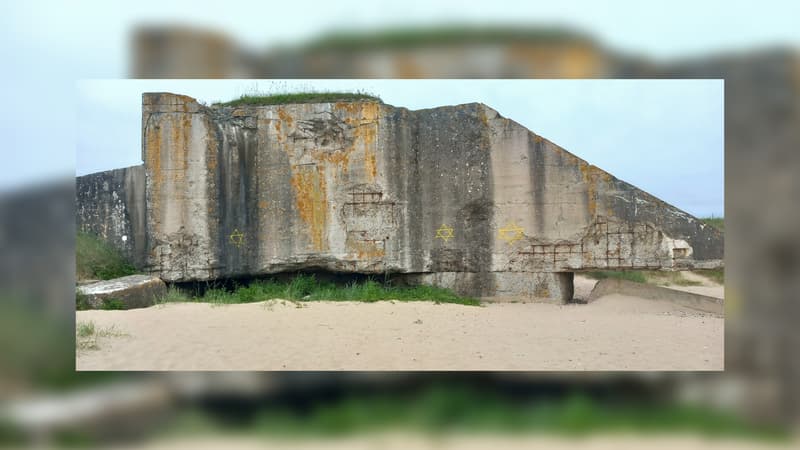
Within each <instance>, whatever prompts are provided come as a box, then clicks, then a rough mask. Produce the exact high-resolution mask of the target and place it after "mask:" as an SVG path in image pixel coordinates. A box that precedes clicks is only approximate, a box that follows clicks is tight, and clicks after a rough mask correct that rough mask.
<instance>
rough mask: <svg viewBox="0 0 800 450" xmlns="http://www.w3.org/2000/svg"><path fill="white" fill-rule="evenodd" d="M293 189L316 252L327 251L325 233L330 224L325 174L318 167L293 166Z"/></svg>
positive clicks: (298, 209)
mask: <svg viewBox="0 0 800 450" xmlns="http://www.w3.org/2000/svg"><path fill="white" fill-rule="evenodd" d="M292 187H294V192H295V204H296V206H297V211H298V212H299V213H300V218H301V219H303V222H305V223H306V225H308V228H309V233H310V238H311V242H312V244H313V246H314V249H315V250H320V251H321V250H327V249H328V241H327V239H325V231H326V226H327V223H328V199H327V189H326V183H325V173H324V171H323V169H322V168H320V167H318V166H293V167H292Z"/></svg>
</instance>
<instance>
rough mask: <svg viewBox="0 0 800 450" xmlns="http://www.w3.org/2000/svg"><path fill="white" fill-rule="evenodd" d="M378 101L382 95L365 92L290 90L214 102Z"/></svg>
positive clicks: (266, 103)
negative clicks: (288, 91)
mask: <svg viewBox="0 0 800 450" xmlns="http://www.w3.org/2000/svg"><path fill="white" fill-rule="evenodd" d="M335 102H378V103H383V101H382V100H381V99H380V97H377V96H375V95H371V94H368V93H365V92H290V93H281V94H245V95H242V96H241V97H239V98H237V99H236V100H231V101H228V102H219V103H214V105H215V106H246V105H252V106H263V105H285V104H290V103H335Z"/></svg>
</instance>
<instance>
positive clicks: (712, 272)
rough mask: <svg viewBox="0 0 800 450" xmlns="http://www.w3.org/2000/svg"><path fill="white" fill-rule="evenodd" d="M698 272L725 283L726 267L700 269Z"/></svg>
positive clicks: (717, 281)
mask: <svg viewBox="0 0 800 450" xmlns="http://www.w3.org/2000/svg"><path fill="white" fill-rule="evenodd" d="M696 272H697V273H698V274H700V275H703V276H704V277H706V278H710V279H711V280H713V281H714V282H716V283H719V284H725V269H708V270H698V271H696Z"/></svg>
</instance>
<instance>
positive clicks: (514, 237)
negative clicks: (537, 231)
mask: <svg viewBox="0 0 800 450" xmlns="http://www.w3.org/2000/svg"><path fill="white" fill-rule="evenodd" d="M524 231H525V230H523V229H522V228H520V227H518V226H517V224H516V223H514V222H511V224H510V225H506V226H505V227H504V228H500V229H499V230H497V236H498V237H499V238H500V239H502V240H504V241H506V243H507V244H509V245H511V243H512V242H514V241H518V240H520V239H522V237H523V236H524V234H523V232H524Z"/></svg>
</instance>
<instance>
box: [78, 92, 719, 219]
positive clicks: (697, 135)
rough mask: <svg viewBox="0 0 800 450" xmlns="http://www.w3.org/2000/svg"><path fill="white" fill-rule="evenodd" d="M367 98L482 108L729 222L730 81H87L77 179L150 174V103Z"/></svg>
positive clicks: (80, 119) (80, 114) (690, 209)
mask: <svg viewBox="0 0 800 450" xmlns="http://www.w3.org/2000/svg"><path fill="white" fill-rule="evenodd" d="M298 90H317V91H332V90H336V91H340V90H345V91H366V92H368V93H371V94H374V95H378V96H379V97H381V98H382V99H383V101H384V102H385V103H389V104H392V105H395V106H403V107H407V108H410V109H422V108H431V107H436V106H443V105H455V104H461V103H470V102H481V103H485V104H486V105H488V106H490V107H492V108H494V109H495V110H497V111H498V112H499V113H500V114H501V115H502V116H504V117H507V118H509V119H512V120H515V121H517V122H519V123H521V124H522V125H524V126H526V127H527V128H528V129H530V130H531V131H533V132H535V133H537V134H539V135H541V136H543V137H545V138H547V139H549V140H551V141H552V142H554V143H556V144H558V145H560V146H561V147H563V148H565V149H566V150H568V151H570V152H572V153H573V154H575V155H577V156H578V157H580V158H582V159H585V160H586V161H588V162H589V163H591V164H594V165H596V166H598V167H600V168H602V169H604V170H606V171H608V172H610V173H611V174H613V175H615V176H616V177H618V178H620V179H622V180H625V181H627V182H629V183H632V184H633V185H635V186H637V187H639V188H641V189H644V190H645V191H647V192H649V193H651V194H653V195H655V196H657V197H659V198H661V199H663V200H665V201H667V202H668V203H671V204H673V205H675V206H677V207H678V208H681V209H683V210H685V211H687V212H689V213H691V214H693V215H695V216H699V217H709V216H712V215H713V216H715V217H722V216H723V215H724V214H723V212H724V211H723V203H724V202H723V192H724V169H723V166H724V132H723V130H724V128H723V115H724V114H723V112H724V104H723V90H724V83H723V81H722V80H279V81H276V80H82V81H80V82H78V83H77V86H76V89H75V92H76V95H75V100H76V104H77V127H76V130H77V131H76V135H77V136H76V138H77V139H76V142H77V152H76V155H75V157H76V159H75V164H76V165H75V168H76V174H77V175H84V174H88V173H93V172H97V171H102V170H109V169H114V168H120V167H126V166H131V165H136V164H141V163H142V160H141V94H142V93H143V92H163V91H166V92H174V93H180V94H185V95H189V96H192V97H194V98H196V99H198V100H200V101H202V102H205V103H213V102H215V101H224V100H230V99H234V98H237V97H239V96H240V95H242V94H247V93H252V92H261V93H274V92H286V91H290V92H291V91H298Z"/></svg>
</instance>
